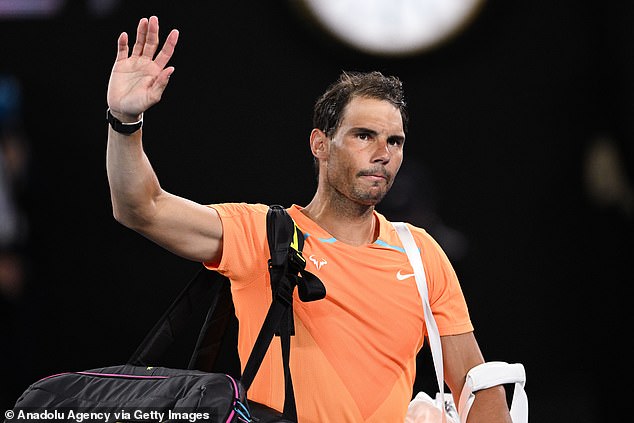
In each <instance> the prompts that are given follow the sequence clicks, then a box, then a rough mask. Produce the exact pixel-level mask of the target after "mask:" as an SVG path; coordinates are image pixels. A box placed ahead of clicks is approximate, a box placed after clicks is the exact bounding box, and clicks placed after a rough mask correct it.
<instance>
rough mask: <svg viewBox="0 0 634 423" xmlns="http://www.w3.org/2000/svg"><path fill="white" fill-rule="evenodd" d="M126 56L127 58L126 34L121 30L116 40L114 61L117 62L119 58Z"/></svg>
mask: <svg viewBox="0 0 634 423" xmlns="http://www.w3.org/2000/svg"><path fill="white" fill-rule="evenodd" d="M127 58H128V34H127V33H125V32H122V33H121V35H119V39H118V40H117V59H116V61H117V62H118V61H119V60H123V59H127Z"/></svg>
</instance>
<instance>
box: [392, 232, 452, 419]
mask: <svg viewBox="0 0 634 423" xmlns="http://www.w3.org/2000/svg"><path fill="white" fill-rule="evenodd" d="M392 225H393V226H394V229H396V233H397V234H398V236H399V238H400V239H401V243H402V244H403V247H404V248H405V253H406V254H407V258H408V259H409V262H410V264H411V265H412V269H413V270H414V279H415V280H416V286H417V287H418V293H419V294H420V299H421V300H422V302H423V315H424V316H425V325H426V326H427V336H428V338H429V347H430V349H431V355H432V358H433V360H434V369H435V370H436V381H437V382H438V392H440V398H444V394H445V376H444V370H443V363H442V346H441V344H440V334H439V332H438V326H436V320H435V319H434V315H433V314H432V312H431V306H430V305H429V294H428V292H427V278H426V277H425V268H424V267H423V260H422V259H421V252H420V250H419V249H418V247H417V246H416V242H415V241H414V237H413V236H412V233H411V232H410V230H409V228H408V227H407V225H406V224H405V223H403V222H392ZM442 409H443V411H444V410H445V407H444V404H442ZM443 418H444V413H443Z"/></svg>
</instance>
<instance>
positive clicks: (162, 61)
mask: <svg viewBox="0 0 634 423" xmlns="http://www.w3.org/2000/svg"><path fill="white" fill-rule="evenodd" d="M158 31H159V22H158V18H157V17H156V16H152V17H150V19H147V18H143V19H141V20H140V21H139V26H138V27H137V35H136V42H135V43H134V47H133V49H132V54H131V55H130V57H128V34H127V33H125V32H123V33H121V35H120V36H119V40H118V50H117V58H116V60H115V63H114V66H113V68H112V73H111V74H110V82H109V83H108V94H107V101H108V107H110V111H111V112H112V114H113V115H115V116H116V117H117V118H119V119H120V120H122V121H124V122H134V121H137V120H139V118H140V115H141V113H143V112H144V111H146V110H147V109H149V108H150V107H151V106H152V105H154V104H156V103H158V102H159V100H160V99H161V96H162V94H163V91H164V90H165V87H166V86H167V83H168V81H169V77H170V75H171V74H172V73H173V72H174V67H173V66H169V67H166V65H167V62H169V60H170V58H171V57H172V54H173V53H174V47H175V46H176V43H177V41H178V31H177V30H175V29H173V30H172V31H171V32H170V33H169V35H168V36H167V39H166V40H165V44H164V45H163V48H162V49H161V51H159V53H158V54H157V55H156V57H154V54H155V53H156V50H157V49H158V45H159V35H158Z"/></svg>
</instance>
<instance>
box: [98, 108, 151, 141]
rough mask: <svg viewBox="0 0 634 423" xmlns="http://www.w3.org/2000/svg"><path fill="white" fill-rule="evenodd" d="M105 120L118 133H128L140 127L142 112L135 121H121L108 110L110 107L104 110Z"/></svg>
mask: <svg viewBox="0 0 634 423" xmlns="http://www.w3.org/2000/svg"><path fill="white" fill-rule="evenodd" d="M106 120H107V121H108V123H109V124H110V126H111V127H112V129H114V130H115V131H116V132H119V133H120V134H125V135H130V134H133V133H135V132H136V131H138V130H139V129H141V127H142V126H143V114H141V119H140V120H139V121H137V122H130V123H126V122H121V121H120V120H119V119H117V118H116V117H114V115H113V114H112V113H111V112H110V108H108V110H106Z"/></svg>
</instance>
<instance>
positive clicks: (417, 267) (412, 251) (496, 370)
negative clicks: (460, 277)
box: [392, 222, 528, 423]
mask: <svg viewBox="0 0 634 423" xmlns="http://www.w3.org/2000/svg"><path fill="white" fill-rule="evenodd" d="M392 225H393V226H394V229H396V233H397V235H398V236H399V238H400V239H401V243H402V244H403V247H404V248H405V253H406V254H407V258H408V259H409V262H410V264H411V265H412V269H413V270H414V278H415V279H416V287H417V288H418V293H419V294H420V298H421V300H422V303H423V314H424V316H425V324H426V326H427V336H428V337H429V346H430V348H431V354H432V358H433V360H434V369H435V370H436V381H437V382H438V392H439V393H440V395H439V397H440V398H444V392H445V389H444V387H445V382H444V380H445V379H444V370H443V361H442V346H441V343H440V334H439V332H438V326H437V325H436V320H435V319H434V315H433V314H432V311H431V306H430V305H429V293H428V290H427V278H426V277H425V268H424V267H423V261H422V259H421V252H420V251H419V249H418V247H417V246H416V242H415V241H414V237H413V236H412V233H411V232H410V230H409V228H408V227H407V225H406V224H405V223H403V222H392ZM505 383H514V384H515V390H514V391H513V399H512V403H511V410H510V411H511V420H512V421H513V423H528V397H527V396H526V391H524V385H525V384H526V372H525V370H524V366H523V365H522V364H519V363H516V364H508V363H504V362H501V361H492V362H489V363H483V364H480V365H478V366H476V367H474V368H473V369H471V370H470V371H469V372H468V373H467V378H466V381H465V385H464V387H463V389H462V393H461V394H460V402H459V404H458V412H459V415H460V421H461V422H462V423H465V422H466V421H467V415H468V414H469V410H470V409H471V405H472V404H473V400H474V399H475V395H474V392H476V391H479V390H481V389H486V388H491V387H493V386H496V385H502V384H505ZM442 410H443V421H444V419H445V407H444V404H442Z"/></svg>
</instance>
